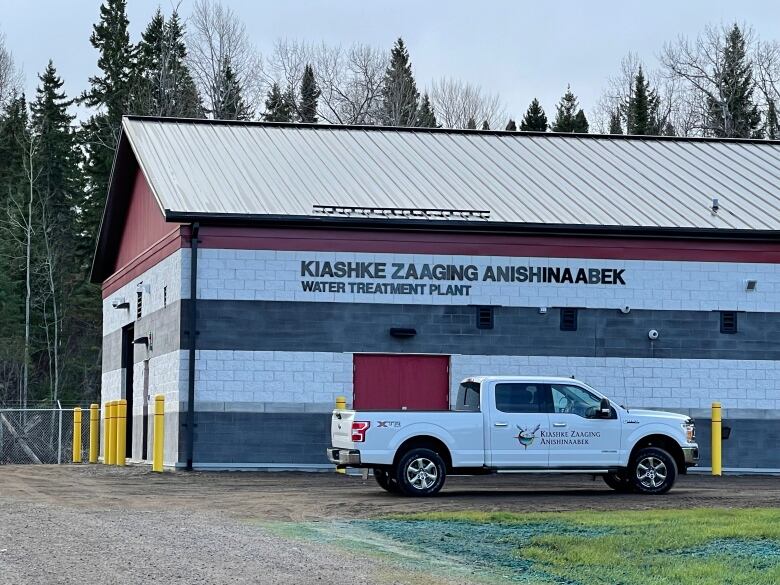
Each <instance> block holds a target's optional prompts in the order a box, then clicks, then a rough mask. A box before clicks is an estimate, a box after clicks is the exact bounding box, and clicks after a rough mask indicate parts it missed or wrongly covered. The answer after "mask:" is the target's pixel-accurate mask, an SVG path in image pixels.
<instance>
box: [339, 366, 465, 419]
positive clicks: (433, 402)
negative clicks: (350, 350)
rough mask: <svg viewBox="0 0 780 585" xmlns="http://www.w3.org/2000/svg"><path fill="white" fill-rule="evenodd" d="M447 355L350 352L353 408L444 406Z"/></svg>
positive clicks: (379, 408)
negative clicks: (352, 355)
mask: <svg viewBox="0 0 780 585" xmlns="http://www.w3.org/2000/svg"><path fill="white" fill-rule="evenodd" d="M449 365H450V358H449V356H441V355H361V354H355V356H354V374H353V384H354V401H353V402H354V408H355V409H358V410H401V409H403V408H406V409H407V410H447V408H448V407H449V386H450V376H449Z"/></svg>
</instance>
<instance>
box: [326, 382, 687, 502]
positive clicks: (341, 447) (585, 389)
mask: <svg viewBox="0 0 780 585" xmlns="http://www.w3.org/2000/svg"><path fill="white" fill-rule="evenodd" d="M331 436H332V443H331V444H332V447H331V448H330V449H328V456H329V458H330V460H331V461H332V462H333V463H335V464H336V465H337V466H340V467H360V468H370V469H372V470H373V472H374V476H375V477H376V480H377V482H378V483H379V485H380V486H381V487H383V488H384V489H386V490H388V491H391V492H397V493H402V494H405V495H412V496H427V495H433V494H435V493H437V492H438V491H439V490H440V489H441V488H442V486H443V485H444V481H445V478H446V476H447V475H448V474H458V475H465V474H486V473H494V472H533V471H547V472H549V471H560V472H562V473H572V472H579V473H589V474H593V475H601V476H602V477H603V478H604V480H605V482H606V483H607V485H609V486H610V487H612V488H613V489H615V490H617V491H626V492H627V491H634V492H641V493H648V494H661V493H665V492H667V491H668V490H669V489H671V487H672V486H673V485H674V481H675V479H676V477H677V475H678V474H679V473H685V472H686V470H687V469H688V468H689V467H691V466H693V465H695V464H696V461H697V460H698V445H697V444H696V442H695V427H694V422H693V420H692V419H691V418H689V417H687V416H685V415H681V414H676V413H670V412H660V411H651V410H635V409H627V408H624V407H622V406H620V405H618V404H616V403H614V402H612V401H611V400H609V398H607V397H606V396H604V395H603V394H601V393H600V392H599V391H598V390H596V389H594V388H592V387H590V386H588V385H587V384H585V383H584V382H581V381H579V380H575V379H573V378H556V377H539V376H482V377H474V378H467V379H465V380H463V381H462V382H461V384H460V386H459V388H458V392H457V396H456V397H455V400H454V403H453V404H452V405H451V408H450V410H448V411H354V410H334V411H333V417H332V421H331Z"/></svg>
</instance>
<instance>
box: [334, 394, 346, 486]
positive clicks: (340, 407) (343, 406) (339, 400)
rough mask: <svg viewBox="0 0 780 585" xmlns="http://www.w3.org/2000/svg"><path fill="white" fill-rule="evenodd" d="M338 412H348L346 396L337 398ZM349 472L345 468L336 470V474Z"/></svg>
mask: <svg viewBox="0 0 780 585" xmlns="http://www.w3.org/2000/svg"><path fill="white" fill-rule="evenodd" d="M336 410H347V397H346V396H336ZM346 472H347V470H346V469H344V468H343V467H341V468H339V467H337V468H336V473H346Z"/></svg>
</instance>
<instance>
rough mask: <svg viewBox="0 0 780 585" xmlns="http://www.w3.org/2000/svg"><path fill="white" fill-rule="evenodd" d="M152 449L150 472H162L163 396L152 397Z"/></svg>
mask: <svg viewBox="0 0 780 585" xmlns="http://www.w3.org/2000/svg"><path fill="white" fill-rule="evenodd" d="M152 449H153V450H152V471H162V470H163V455H164V453H165V396H163V395H162V394H158V395H157V396H155V397H154V444H153V445H152Z"/></svg>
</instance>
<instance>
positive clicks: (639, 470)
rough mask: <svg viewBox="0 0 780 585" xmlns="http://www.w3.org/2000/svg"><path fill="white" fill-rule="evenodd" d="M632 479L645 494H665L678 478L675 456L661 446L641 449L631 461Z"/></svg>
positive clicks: (635, 485) (638, 489) (637, 488)
mask: <svg viewBox="0 0 780 585" xmlns="http://www.w3.org/2000/svg"><path fill="white" fill-rule="evenodd" d="M630 470H631V481H632V482H633V483H634V487H635V488H636V490H637V491H638V492H640V493H643V494H665V493H666V492H668V491H669V490H670V489H672V486H673V485H674V481H675V479H677V464H676V463H675V462H674V457H672V456H671V455H669V453H667V452H666V451H664V450H663V449H660V448H659V447H645V448H644V449H640V450H639V451H638V452H637V453H636V455H634V458H633V459H632V461H631V466H630Z"/></svg>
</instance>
